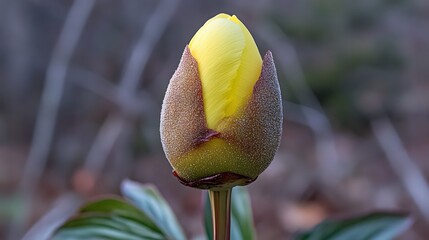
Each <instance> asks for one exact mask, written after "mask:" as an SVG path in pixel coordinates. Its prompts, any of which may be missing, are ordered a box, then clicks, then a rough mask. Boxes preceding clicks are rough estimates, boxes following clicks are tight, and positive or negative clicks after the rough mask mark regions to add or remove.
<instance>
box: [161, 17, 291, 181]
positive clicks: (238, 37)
mask: <svg viewBox="0 0 429 240" xmlns="http://www.w3.org/2000/svg"><path fill="white" fill-rule="evenodd" d="M282 120H283V115H282V104H281V95H280V88H279V84H278V80H277V73H276V69H275V66H274V62H273V58H272V55H271V52H267V53H266V54H265V57H264V59H263V60H262V59H261V56H260V54H259V51H258V48H257V46H256V44H255V42H254V40H253V38H252V36H251V34H250V33H249V31H248V30H247V28H246V27H245V26H244V25H243V24H242V23H241V22H240V20H238V18H237V17H236V16H229V15H227V14H219V15H217V16H215V17H214V18H212V19H210V20H209V21H207V22H206V24H204V26H203V27H201V28H200V30H198V32H197V33H196V34H195V36H194V37H193V38H192V40H191V42H190V44H189V46H187V47H186V48H185V51H184V53H183V55H182V59H181V61H180V64H179V66H178V68H177V70H176V72H175V73H174V75H173V77H172V78H171V80H170V84H169V86H168V88H167V92H166V94H165V98H164V102H163V106H162V111H161V129H160V131H161V141H162V144H163V148H164V151H165V153H166V156H167V158H168V160H169V162H170V164H171V165H172V167H173V169H174V174H175V175H176V176H177V177H178V178H179V180H180V181H181V182H182V183H184V184H186V185H189V186H192V187H198V188H223V187H231V186H234V185H245V184H247V183H249V182H251V181H253V180H255V179H256V178H257V176H258V175H259V174H260V173H261V172H262V171H263V170H265V169H266V168H267V167H268V165H269V164H270V162H271V161H272V159H273V157H274V154H275V152H276V150H277V148H278V145H279V142H280V135H281V130H282Z"/></svg>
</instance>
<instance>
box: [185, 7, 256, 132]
mask: <svg viewBox="0 0 429 240" xmlns="http://www.w3.org/2000/svg"><path fill="white" fill-rule="evenodd" d="M189 48H190V51H191V54H192V56H193V57H194V58H195V59H196V61H197V62H198V71H199V75H200V78H201V82H202V88H203V100H204V111H205V114H206V120H207V125H208V127H209V128H211V129H214V130H219V129H218V128H219V124H220V123H221V122H222V120H224V119H226V118H228V117H231V116H232V115H234V114H235V113H236V112H237V111H238V110H239V109H241V108H242V107H243V106H245V105H246V102H247V101H248V100H249V98H250V96H251V94H252V91H253V86H254V85H255V83H256V81H257V80H258V78H259V75H260V73H261V68H262V59H261V56H260V54H259V51H258V48H257V46H256V44H255V42H254V40H253V38H252V36H251V34H250V33H249V31H248V30H247V28H246V27H245V26H244V25H243V24H242V23H241V22H240V20H239V19H238V18H237V17H236V16H232V17H231V16H229V15H227V14H219V15H217V16H215V17H213V18H212V19H210V20H208V21H207V22H206V23H205V24H204V26H203V27H201V28H200V30H198V32H197V33H196V34H195V36H194V37H193V38H192V40H191V42H190V43H189Z"/></svg>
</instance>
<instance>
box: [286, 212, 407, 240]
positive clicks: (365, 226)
mask: <svg viewBox="0 0 429 240" xmlns="http://www.w3.org/2000/svg"><path fill="white" fill-rule="evenodd" d="M411 224H412V219H411V218H410V217H409V216H408V215H406V214H399V213H382V212H378V213H370V214H367V215H363V216H358V217H354V218H350V219H344V220H325V221H323V222H322V223H320V224H319V225H317V226H316V227H314V228H313V229H311V230H309V231H307V232H304V233H300V234H297V235H296V236H295V238H294V239H295V240H390V239H393V238H395V237H396V236H398V235H399V234H401V233H402V232H404V231H405V230H406V229H408V228H409V227H410V226H411Z"/></svg>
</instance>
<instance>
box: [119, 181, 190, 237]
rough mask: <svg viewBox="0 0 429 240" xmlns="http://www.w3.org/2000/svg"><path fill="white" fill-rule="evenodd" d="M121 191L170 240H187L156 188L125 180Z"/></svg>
mask: <svg viewBox="0 0 429 240" xmlns="http://www.w3.org/2000/svg"><path fill="white" fill-rule="evenodd" d="M121 191H122V194H123V195H124V196H125V197H126V198H127V199H128V200H130V201H131V202H132V203H133V204H134V205H135V206H136V207H137V208H139V209H140V210H141V211H143V212H144V213H145V214H147V216H148V217H149V218H150V219H151V220H152V221H153V222H154V223H155V224H156V226H157V227H158V228H159V229H160V230H161V231H162V233H163V235H165V236H166V237H167V238H168V239H177V240H185V239H186V237H185V235H184V233H183V230H182V229H181V227H180V225H179V223H178V221H177V219H176V216H175V215H174V213H173V211H172V210H171V208H170V206H169V205H168V203H167V202H166V201H165V200H164V198H163V197H162V196H161V195H160V194H159V192H158V191H157V189H156V188H155V187H154V186H152V185H143V184H140V183H137V182H134V181H131V180H125V181H123V182H122V185H121Z"/></svg>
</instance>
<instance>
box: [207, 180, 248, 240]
mask: <svg viewBox="0 0 429 240" xmlns="http://www.w3.org/2000/svg"><path fill="white" fill-rule="evenodd" d="M204 227H205V231H206V236H207V239H208V240H213V223H212V213H211V208H210V200H209V195H208V194H206V197H205V201H204ZM231 239H234V240H252V239H255V230H254V227H253V216H252V208H251V206H250V198H249V194H248V193H247V190H246V188H245V187H234V188H233V190H232V196H231Z"/></svg>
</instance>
